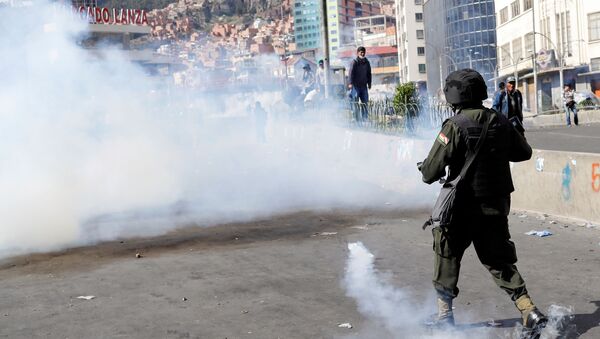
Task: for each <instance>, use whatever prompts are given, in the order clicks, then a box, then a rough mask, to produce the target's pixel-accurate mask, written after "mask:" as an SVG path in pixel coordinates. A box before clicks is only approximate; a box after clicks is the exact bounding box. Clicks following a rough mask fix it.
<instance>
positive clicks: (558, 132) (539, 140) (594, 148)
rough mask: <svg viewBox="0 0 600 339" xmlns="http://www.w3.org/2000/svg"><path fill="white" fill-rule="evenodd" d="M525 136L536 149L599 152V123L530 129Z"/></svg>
mask: <svg viewBox="0 0 600 339" xmlns="http://www.w3.org/2000/svg"><path fill="white" fill-rule="evenodd" d="M526 137H527V140H528V141H529V143H530V144H531V146H532V147H533V148H537V149H544V150H556V151H569V152H585V153H600V124H588V125H579V126H574V125H573V126H572V127H567V126H564V127H547V128H536V129H530V130H527V132H526Z"/></svg>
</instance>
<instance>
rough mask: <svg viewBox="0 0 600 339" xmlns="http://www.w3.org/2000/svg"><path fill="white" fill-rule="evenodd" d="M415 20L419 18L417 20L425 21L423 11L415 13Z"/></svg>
mask: <svg viewBox="0 0 600 339" xmlns="http://www.w3.org/2000/svg"><path fill="white" fill-rule="evenodd" d="M415 20H417V22H422V21H423V13H415Z"/></svg>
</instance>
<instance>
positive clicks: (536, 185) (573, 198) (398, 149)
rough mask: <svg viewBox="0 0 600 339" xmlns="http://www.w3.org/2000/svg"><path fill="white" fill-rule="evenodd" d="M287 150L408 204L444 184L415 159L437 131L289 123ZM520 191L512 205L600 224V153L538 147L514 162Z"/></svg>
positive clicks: (431, 196) (425, 199) (431, 198)
mask: <svg viewBox="0 0 600 339" xmlns="http://www.w3.org/2000/svg"><path fill="white" fill-rule="evenodd" d="M277 133H281V134H283V138H282V140H286V143H287V145H285V146H284V147H286V148H289V149H305V150H307V151H308V152H309V153H311V154H313V156H314V157H316V158H317V159H328V160H327V161H328V163H322V166H331V167H335V168H338V169H339V170H340V171H342V172H343V173H348V174H351V175H352V176H354V177H355V178H356V179H358V180H360V181H362V182H365V183H370V184H373V185H376V186H379V187H381V188H383V189H385V190H389V191H393V192H396V193H400V196H401V201H402V205H406V206H404V207H411V208H414V207H418V208H421V207H423V208H426V209H429V208H431V206H432V205H433V203H434V202H435V199H436V196H437V194H438V192H439V188H440V186H439V185H437V184H433V185H426V184H424V183H423V182H422V181H421V175H420V173H419V172H418V171H417V168H416V162H417V161H421V160H423V159H424V157H425V156H426V155H427V152H428V151H429V148H430V147H431V145H432V144H433V142H434V137H435V135H432V136H431V137H426V138H403V137H398V136H392V135H385V134H380V133H370V132H364V131H358V130H350V129H344V128H339V127H332V126H321V127H313V128H310V127H303V126H298V125H290V126H289V127H287V128H283V129H279V130H278V131H277ZM511 169H512V175H513V181H514V184H515V189H516V191H515V192H514V193H513V194H512V207H513V208H514V209H519V210H529V211H534V212H540V213H547V214H551V215H555V216H562V217H567V218H574V219H581V220H585V221H590V222H593V223H596V224H600V154H592V153H575V152H558V151H545V150H534V154H533V156H532V159H531V160H529V161H526V162H521V163H514V164H511Z"/></svg>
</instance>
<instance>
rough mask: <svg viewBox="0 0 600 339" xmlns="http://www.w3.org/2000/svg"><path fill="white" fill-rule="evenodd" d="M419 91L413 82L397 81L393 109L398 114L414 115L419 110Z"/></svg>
mask: <svg viewBox="0 0 600 339" xmlns="http://www.w3.org/2000/svg"><path fill="white" fill-rule="evenodd" d="M420 108H421V107H420V101H419V92H418V91H417V87H416V86H415V83H414V82H412V81H411V82H407V83H404V84H402V83H399V84H398V85H397V86H396V92H395V94H394V109H395V110H396V112H397V114H399V115H403V116H404V115H408V116H411V117H413V116H416V115H417V114H418V113H419V110H420Z"/></svg>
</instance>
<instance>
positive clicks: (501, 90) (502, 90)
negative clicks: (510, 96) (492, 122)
mask: <svg viewBox="0 0 600 339" xmlns="http://www.w3.org/2000/svg"><path fill="white" fill-rule="evenodd" d="M505 88H506V84H505V83H504V81H500V83H499V84H498V90H497V91H496V93H494V101H495V100H496V97H498V95H501V94H502V92H504V89H505Z"/></svg>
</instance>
